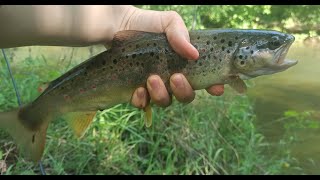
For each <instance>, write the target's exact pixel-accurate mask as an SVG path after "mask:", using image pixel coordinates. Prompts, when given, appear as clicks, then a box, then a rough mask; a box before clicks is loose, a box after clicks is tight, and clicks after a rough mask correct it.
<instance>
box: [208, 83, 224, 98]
mask: <svg viewBox="0 0 320 180" xmlns="http://www.w3.org/2000/svg"><path fill="white" fill-rule="evenodd" d="M206 90H207V92H208V93H209V94H211V95H213V96H221V95H222V94H223V93H224V85H214V86H211V87H209V88H207V89H206Z"/></svg>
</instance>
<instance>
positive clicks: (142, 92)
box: [137, 88, 145, 99]
mask: <svg viewBox="0 0 320 180" xmlns="http://www.w3.org/2000/svg"><path fill="white" fill-rule="evenodd" d="M137 96H138V98H140V99H143V98H144V97H145V92H144V89H142V88H139V89H138V90H137Z"/></svg>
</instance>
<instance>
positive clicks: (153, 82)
mask: <svg viewBox="0 0 320 180" xmlns="http://www.w3.org/2000/svg"><path fill="white" fill-rule="evenodd" d="M147 88H148V92H149V94H150V97H151V100H152V101H153V102H154V103H155V104H157V105H158V106H161V107H167V106H169V105H170V104H171V97H170V96H169V94H168V91H167V89H166V87H165V85H164V83H163V81H162V80H161V78H160V77H159V76H158V75H152V76H150V77H149V78H148V80H147Z"/></svg>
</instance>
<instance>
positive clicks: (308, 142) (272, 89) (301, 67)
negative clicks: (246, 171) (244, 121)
mask: <svg viewBox="0 0 320 180" xmlns="http://www.w3.org/2000/svg"><path fill="white" fill-rule="evenodd" d="M287 57H288V58H289V59H297V60H298V61H299V63H298V64H297V65H296V66H294V67H292V68H291V69H289V70H287V71H285V72H281V73H279V74H274V75H272V76H265V77H258V78H256V79H255V80H254V83H255V87H254V88H250V89H249V92H248V94H249V96H250V97H251V98H252V99H253V101H254V102H255V111H256V114H257V118H258V124H257V126H258V128H259V129H260V130H261V132H262V133H263V134H264V135H265V136H266V138H267V139H268V140H269V141H271V142H279V140H280V138H281V137H282V136H283V133H284V123H283V122H282V121H277V119H279V118H281V117H283V114H284V112H285V111H287V110H295V111H298V112H302V111H308V110H315V111H318V112H320V49H319V48H307V47H303V46H301V45H299V44H294V45H293V47H292V48H291V49H290V51H289V54H288V56H287ZM314 118H315V119H316V120H319V121H320V116H317V117H314ZM297 134H298V136H299V139H300V140H302V141H299V143H298V144H297V143H296V144H294V145H292V147H291V151H292V153H293V155H294V156H295V157H296V158H297V159H298V160H299V161H300V162H301V163H302V164H301V165H300V166H302V167H303V169H304V172H306V173H308V174H320V168H318V167H320V153H319V152H320V130H310V129H305V130H299V132H297ZM309 159H313V160H314V164H313V165H311V163H310V161H309ZM317 166H318V167H317Z"/></svg>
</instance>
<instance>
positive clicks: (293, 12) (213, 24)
mask: <svg viewBox="0 0 320 180" xmlns="http://www.w3.org/2000/svg"><path fill="white" fill-rule="evenodd" d="M138 7H139V8H143V9H151V10H161V11H167V10H174V11H177V12H178V13H179V14H180V15H181V16H182V18H183V19H184V21H185V23H186V25H187V27H188V28H190V29H191V28H192V27H193V26H194V28H195V29H204V28H206V29H210V28H250V29H252V28H254V29H274V30H281V31H285V32H288V33H304V34H310V33H312V32H314V33H317V34H320V25H319V24H320V15H319V14H320V6H319V5H197V6H194V5H193V6H191V5H170V6H169V5H140V6H138Z"/></svg>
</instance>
